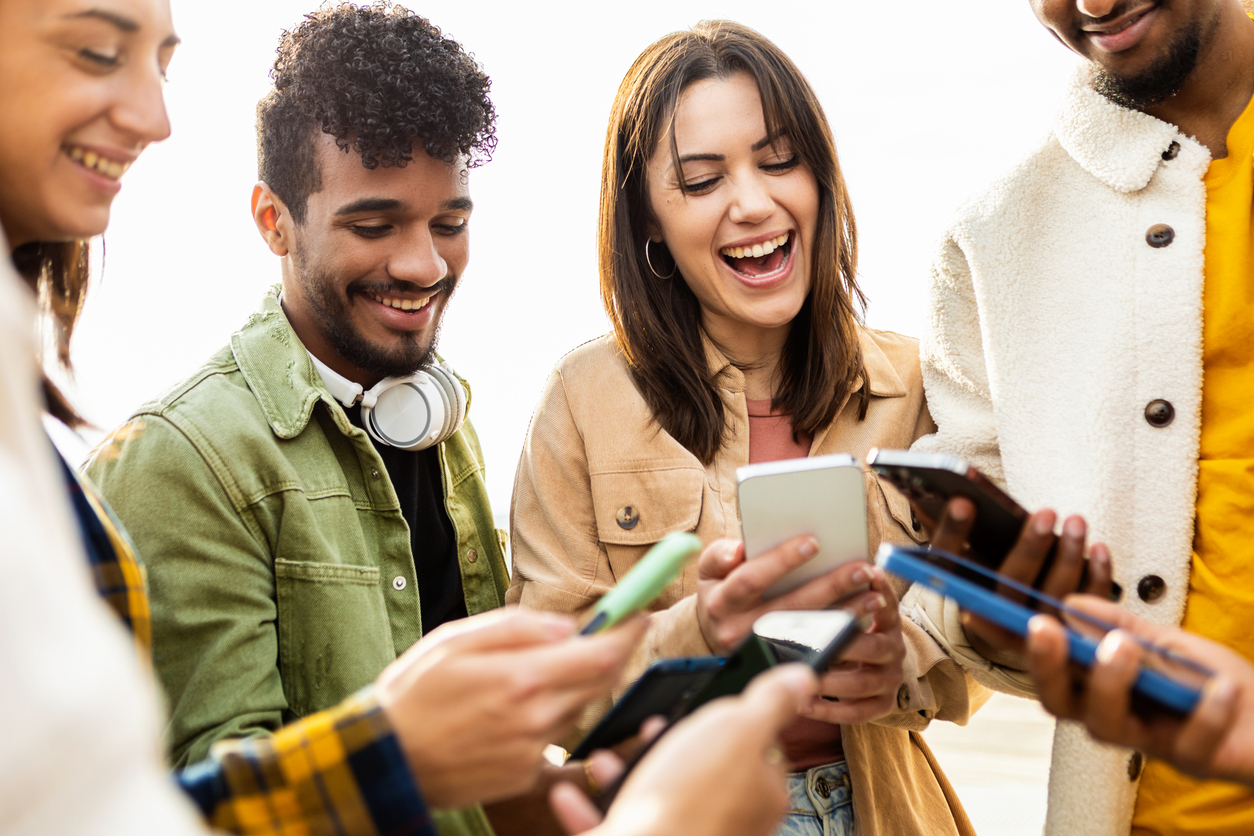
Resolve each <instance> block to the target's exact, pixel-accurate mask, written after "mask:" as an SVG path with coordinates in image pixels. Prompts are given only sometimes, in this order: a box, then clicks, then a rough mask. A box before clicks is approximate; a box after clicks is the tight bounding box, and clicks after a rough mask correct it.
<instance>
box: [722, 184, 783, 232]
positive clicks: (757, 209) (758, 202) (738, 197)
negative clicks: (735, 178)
mask: <svg viewBox="0 0 1254 836" xmlns="http://www.w3.org/2000/svg"><path fill="white" fill-rule="evenodd" d="M735 189H736V194H735V198H734V199H733V202H732V206H731V211H730V212H729V216H730V218H731V220H732V222H733V223H738V224H740V223H747V224H751V223H757V222H759V221H763V220H766V218H768V217H770V215H771V213H772V212H773V211H775V200H774V198H772V197H771V192H770V189H768V188H767V184H766V183H765V182H763V179H762V177H759V176H752V177H748V178H745V179H744V180H742V181H740V182H738V183H737V184H736V185H735Z"/></svg>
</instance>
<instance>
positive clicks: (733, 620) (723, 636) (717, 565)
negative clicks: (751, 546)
mask: <svg viewBox="0 0 1254 836" xmlns="http://www.w3.org/2000/svg"><path fill="white" fill-rule="evenodd" d="M818 552H819V543H818V541H817V540H815V539H814V538H813V537H811V536H809V535H806V536H803V537H794V538H793V539H792V540H789V541H788V542H787V543H784V544H783V545H782V546H778V547H776V548H774V549H771V550H770V551H768V552H766V553H765V554H763V555H761V556H760V557H755V558H754V559H753V560H745V547H744V544H743V543H741V542H739V541H737V540H715V541H714V542H713V543H711V544H710V545H708V546H706V548H705V550H704V551H702V552H701V557H700V558H699V559H698V561H697V623H698V624H700V625H701V634H702V635H703V636H704V637H705V641H706V643H707V644H708V645H709V646H710V648H711V649H713V650H714V651H715V652H716V653H727V652H728V651H730V650H732V649H734V648H735V647H736V646H737V645H739V644H740V643H741V642H742V641H744V639H745V637H746V636H748V635H749V632H750V631H751V630H752V629H753V622H755V621H757V620H758V617H759V616H761V615H763V614H764V613H768V612H771V611H772V610H821V609H824V608H826V607H829V606H831V605H832V604H834V603H835V602H837V601H839V600H841V599H842V598H845V597H847V596H849V595H851V594H853V593H854V592H855V591H857V589H858V587H860V586H863V585H865V584H868V583H870V582H871V580H872V578H874V577H875V575H876V571H875V567H874V566H872V565H871V564H869V563H864V562H862V561H858V562H855V563H846V564H845V565H843V566H841V567H839V568H837V569H833V570H832V571H830V572H828V573H827V574H825V575H822V576H821V577H818V578H815V579H814V580H812V581H810V582H809V583H807V584H805V585H803V586H800V587H798V588H796V589H794V590H792V591H791V592H787V593H785V594H783V595H780V596H779V597H777V598H772V599H770V600H769V601H767V600H764V599H763V598H762V593H764V592H765V591H766V590H767V589H769V588H770V586H771V584H773V583H775V582H776V581H777V580H779V579H780V578H782V577H784V576H785V575H787V574H788V573H789V572H791V571H792V570H793V569H795V568H797V567H798V566H800V565H801V564H803V563H805V562H806V561H807V560H809V559H810V558H812V557H814V556H815V555H816V554H818ZM883 591H884V590H883V589H880V590H878V592H879V594H883ZM888 594H889V595H891V594H892V592H891V590H890V591H889V593H888ZM869 601H870V599H867V600H864V601H863V606H864V607H865V606H868V604H869ZM871 609H877V608H876V607H871V608H870V609H864V610H862V611H861V612H858V613H857V614H858V615H862V614H863V612H869V611H870V610H871ZM893 610H894V613H895V612H896V599H895V598H894V599H893ZM897 629H898V637H899V639H898V640H899V641H900V624H898V628H897ZM877 658H878V657H877Z"/></svg>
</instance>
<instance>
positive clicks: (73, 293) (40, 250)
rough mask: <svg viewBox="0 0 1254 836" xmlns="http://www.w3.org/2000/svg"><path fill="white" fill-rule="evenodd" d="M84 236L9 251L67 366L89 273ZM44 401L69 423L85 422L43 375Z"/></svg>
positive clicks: (58, 353) (50, 410) (59, 358)
mask: <svg viewBox="0 0 1254 836" xmlns="http://www.w3.org/2000/svg"><path fill="white" fill-rule="evenodd" d="M89 252H90V243H89V242H88V241H87V240H85V239H84V240H81V241H64V242H57V243H41V242H35V243H31V244H24V245H22V246H20V247H17V248H16V249H15V250H14V251H13V265H14V267H16V268H17V272H18V274H19V275H21V277H22V278H23V279H25V280H26V282H27V283H28V284H29V285H30V286H31V289H33V290H34V291H35V293H36V294H38V296H39V310H40V313H41V314H44V315H46V316H47V317H48V318H49V319H50V320H51V325H52V327H53V328H54V329H55V342H56V349H57V362H58V363H59V364H60V365H61V367H62V368H63V369H65V370H66V371H69V369H70V337H71V336H73V334H74V325H75V324H76V323H77V322H78V315H79V314H80V313H81V312H82V310H83V302H84V300H85V299H86V298H87V279H88V276H89V274H90V272H91V271H90V264H89V261H88V253H89ZM43 389H44V401H45V403H46V405H47V407H48V411H49V412H51V413H52V414H53V415H54V416H56V417H57V418H58V419H60V420H61V421H62V422H64V423H65V424H66V425H67V426H70V427H80V426H82V425H83V424H84V423H85V422H84V421H83V418H82V416H80V415H79V414H78V412H77V411H76V410H75V409H74V407H73V406H71V405H70V402H69V400H68V399H67V398H66V397H65V395H64V394H63V393H62V392H61V390H60V389H58V388H57V386H56V384H55V383H53V382H52V381H51V380H49V379H48V375H47V374H46V373H45V374H44V376H43Z"/></svg>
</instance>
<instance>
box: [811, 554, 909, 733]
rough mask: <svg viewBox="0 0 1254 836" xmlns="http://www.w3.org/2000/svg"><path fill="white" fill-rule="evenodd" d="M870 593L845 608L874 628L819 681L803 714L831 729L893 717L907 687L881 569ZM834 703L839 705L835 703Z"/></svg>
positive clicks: (902, 647) (892, 602) (893, 605)
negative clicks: (835, 725)
mask: <svg viewBox="0 0 1254 836" xmlns="http://www.w3.org/2000/svg"><path fill="white" fill-rule="evenodd" d="M867 568H868V569H869V570H871V571H872V573H873V576H872V578H871V585H870V589H868V590H867V591H866V592H862V593H859V594H858V595H856V596H854V597H853V598H851V599H850V600H849V601H846V602H844V603H842V604H841V606H842V607H844V608H845V609H848V610H849V611H850V612H853V613H854V614H855V615H858V616H863V615H870V616H871V626H870V628H869V629H868V630H867V631H866V632H865V633H863V634H862V635H861V636H859V637H858V638H857V639H855V640H854V641H853V643H852V644H850V645H849V647H848V648H847V649H846V650H845V651H844V652H843V653H842V654H841V655H840V659H839V661H837V662H836V663H835V664H833V665H832V667H831V668H829V669H828V671H827V673H825V674H824V675H823V678H822V679H820V680H819V696H820V697H828V698H829V699H819V698H816V699H814V700H812V701H811V703H810V705H809V706H807V707H806V708H803V709H802V711H801V713H802V714H804V715H806V716H808V717H812V718H814V719H815V720H823V721H825V722H828V723H869V722H871V721H872V720H878V719H879V718H880V717H883V716H885V715H886V714H888V713H889V712H891V711H892V710H893V709H894V708H895V707H896V705H897V691H898V690H899V689H900V688H901V685H902V683H903V682H904V681H905V672H904V670H903V667H902V663H903V661H904V660H905V658H906V643H905V640H904V639H903V638H902V637H901V615H900V613H899V612H898V610H897V596H896V594H895V593H894V592H893V587H892V584H890V583H889V582H888V581H887V579H886V578H885V577H884V573H883V571H882V570H880V569H879V568H878V567H873V566H868V567H867ZM833 700H836V701H833Z"/></svg>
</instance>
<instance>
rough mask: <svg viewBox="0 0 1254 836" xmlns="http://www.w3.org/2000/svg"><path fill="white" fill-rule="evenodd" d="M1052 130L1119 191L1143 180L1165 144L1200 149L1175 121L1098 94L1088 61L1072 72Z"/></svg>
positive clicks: (1086, 166)
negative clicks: (1189, 145)
mask: <svg viewBox="0 0 1254 836" xmlns="http://www.w3.org/2000/svg"><path fill="white" fill-rule="evenodd" d="M1054 133H1055V135H1056V136H1057V137H1058V142H1059V143H1060V144H1061V145H1062V147H1063V150H1065V151H1066V152H1067V153H1068V154H1070V155H1071V157H1072V158H1073V159H1074V160H1075V161H1076V162H1077V163H1078V164H1079V165H1080V167H1081V168H1083V169H1084V170H1085V171H1087V172H1088V173H1089V174H1092V175H1093V176H1094V177H1096V178H1097V179H1098V180H1100V181H1101V182H1102V183H1104V184H1106V185H1107V186H1109V187H1110V188H1112V189H1114V190H1115V191H1118V192H1122V193H1124V194H1128V193H1131V192H1137V191H1140V190H1141V189H1143V188H1145V187H1146V186H1148V185H1149V182H1150V180H1151V179H1153V177H1154V173H1155V172H1156V171H1158V167H1159V166H1160V165H1162V163H1163V154H1164V153H1166V152H1167V150H1168V149H1169V148H1170V147H1171V143H1173V142H1179V143H1180V144H1181V145H1183V144H1185V143H1190V144H1192V145H1194V146H1197V147H1198V148H1201V149H1202V151H1203V152H1204V153H1205V152H1206V149H1205V148H1204V147H1203V146H1202V145H1201V143H1199V142H1198V141H1197V140H1195V139H1192V138H1190V137H1186V136H1184V135H1183V134H1181V132H1180V129H1179V128H1177V127H1176V126H1175V125H1172V124H1170V123H1169V122H1164V121H1162V120H1161V119H1157V118H1155V117H1153V116H1150V115H1149V114H1147V113H1142V112H1141V111H1139V110H1129V109H1128V108H1126V107H1120V106H1119V105H1117V104H1115V103H1114V102H1112V101H1110V100H1109V99H1107V98H1106V97H1105V96H1103V95H1102V94H1100V93H1098V92H1097V91H1096V90H1094V89H1093V81H1092V73H1091V69H1090V68H1089V67H1088V66H1084V67H1081V68H1080V69H1079V70H1078V71H1077V72H1076V74H1075V75H1074V76H1073V77H1072V79H1071V86H1070V88H1069V89H1068V90H1067V95H1066V98H1065V99H1064V100H1063V105H1062V108H1061V109H1060V111H1059V112H1058V115H1057V116H1056V118H1055V120H1054Z"/></svg>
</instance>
